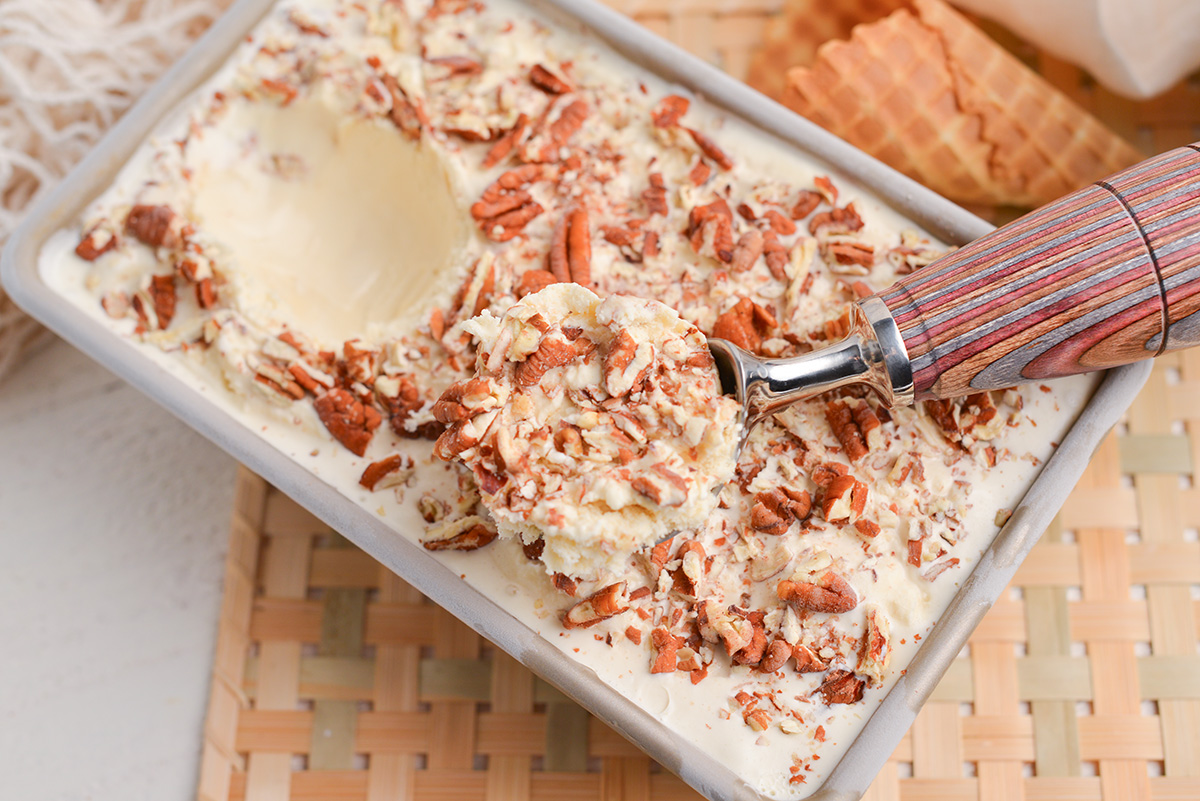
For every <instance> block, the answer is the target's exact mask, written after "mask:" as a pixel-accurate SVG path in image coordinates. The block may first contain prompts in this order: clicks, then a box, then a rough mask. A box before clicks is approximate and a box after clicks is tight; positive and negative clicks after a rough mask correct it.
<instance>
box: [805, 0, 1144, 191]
mask: <svg viewBox="0 0 1200 801" xmlns="http://www.w3.org/2000/svg"><path fill="white" fill-rule="evenodd" d="M914 7H915V13H911V12H909V11H907V10H900V11H897V12H895V13H893V14H892V15H890V16H888V17H887V18H885V19H883V20H880V21H878V22H875V23H871V24H869V25H861V26H859V27H858V28H856V29H855V30H854V33H853V35H852V36H851V38H850V40H849V41H846V42H830V43H828V44H826V45H824V46H823V47H822V48H821V49H820V51H819V52H818V56H817V61H816V62H815V63H814V64H813V65H812V66H811V67H808V68H797V69H793V70H791V71H790V72H789V73H788V83H789V85H788V87H787V89H786V91H785V94H784V102H785V103H787V104H788V105H789V106H791V107H792V108H794V109H795V110H797V111H799V112H800V113H801V114H804V115H805V116H807V117H809V118H810V119H812V120H814V121H815V122H817V123H818V124H820V125H822V126H823V127H825V128H828V129H829V130H831V131H833V132H834V133H836V134H837V135H839V136H841V137H842V138H844V139H846V140H848V141H849V142H851V143H853V144H854V145H856V146H858V147H860V148H862V149H863V150H866V151H867V152H868V153H871V154H873V155H875V156H877V157H878V158H880V159H881V160H883V161H885V162H887V163H888V164H890V165H892V166H893V167H895V168H897V169H899V170H900V171H902V172H904V173H907V174H908V175H910V176H912V177H913V178H916V179H917V180H919V181H921V182H922V183H925V184H927V185H928V186H930V187H931V188H933V189H934V190H936V191H938V192H940V193H942V194H944V195H946V196H947V197H950V198H952V199H954V200H957V201H959V202H961V203H971V204H983V205H1014V206H1038V205H1041V204H1043V203H1047V202H1049V201H1051V200H1053V199H1055V198H1057V197H1059V196H1061V195H1063V194H1066V193H1067V192H1069V191H1071V190H1073V189H1076V188H1078V187H1080V186H1083V185H1085V184H1087V183H1089V182H1091V181H1094V180H1096V179H1098V178H1101V177H1103V176H1105V175H1107V174H1109V173H1112V172H1115V171H1116V170H1119V169H1121V168H1123V167H1126V166H1128V165H1130V164H1133V163H1135V162H1137V161H1138V160H1139V159H1140V158H1141V156H1140V154H1139V153H1138V152H1137V151H1136V150H1134V149H1133V148H1132V147H1131V146H1130V145H1128V144H1127V143H1126V142H1124V141H1123V140H1122V139H1120V138H1119V137H1117V136H1116V135H1115V134H1113V133H1112V132H1111V131H1109V130H1108V129H1107V128H1105V127H1104V126H1103V125H1102V124H1101V123H1099V122H1098V121H1097V120H1096V119H1094V118H1093V117H1091V116H1090V115H1088V114H1087V112H1085V111H1084V110H1083V109H1081V108H1079V107H1078V106H1077V105H1075V104H1074V103H1073V102H1071V101H1070V100H1069V99H1068V98H1067V97H1066V96H1065V95H1063V94H1061V93H1060V92H1058V91H1057V90H1056V89H1054V88H1053V87H1052V86H1050V85H1049V84H1048V83H1046V82H1045V81H1044V80H1043V79H1042V78H1041V77H1039V76H1038V75H1037V74H1035V73H1034V72H1032V71H1031V70H1029V69H1028V68H1026V67H1025V66H1024V65H1023V64H1021V63H1020V62H1019V61H1018V60H1017V59H1016V58H1015V57H1013V56H1012V55H1010V54H1009V53H1007V52H1006V51H1004V50H1003V49H1002V48H1001V47H1000V46H999V45H997V44H996V43H995V42H993V41H992V40H991V39H989V38H988V37H987V36H986V35H985V34H984V33H983V32H982V31H980V30H979V29H978V28H976V27H975V26H974V25H972V24H971V23H970V22H968V21H967V20H966V19H964V18H963V17H962V16H961V15H959V14H958V13H957V12H955V11H953V10H952V9H950V7H949V6H947V5H946V4H945V3H942V2H941V1H940V0H915V2H914Z"/></svg>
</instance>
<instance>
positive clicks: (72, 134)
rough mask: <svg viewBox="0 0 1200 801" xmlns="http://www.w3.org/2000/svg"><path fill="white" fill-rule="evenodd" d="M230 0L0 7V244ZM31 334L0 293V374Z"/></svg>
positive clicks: (80, 0) (43, 2)
mask: <svg viewBox="0 0 1200 801" xmlns="http://www.w3.org/2000/svg"><path fill="white" fill-rule="evenodd" d="M229 1H230V0H105V2H96V0H0V246H3V244H4V243H5V242H6V241H7V239H8V237H9V236H10V235H11V234H12V232H13V230H14V229H15V228H16V227H17V225H19V224H20V222H21V219H22V217H23V215H24V213H25V211H26V210H27V209H28V208H29V206H30V205H31V204H32V203H33V202H34V201H35V200H37V199H38V198H39V197H41V196H42V195H43V194H44V193H45V192H47V191H48V190H49V189H50V188H51V187H52V186H53V185H54V184H56V183H57V182H58V180H59V179H60V178H61V177H62V176H63V175H64V174H65V173H66V172H67V171H68V170H69V169H70V168H71V167H72V166H73V165H74V164H75V163H76V162H77V161H79V159H81V158H82V157H83V156H84V155H85V154H86V153H87V152H88V150H90V149H91V147H92V146H93V145H94V144H95V143H96V141H97V140H98V139H99V138H100V136H101V135H102V134H103V133H104V131H105V130H107V129H108V127H109V126H110V125H112V124H113V122H115V121H116V119H117V118H118V117H119V116H120V115H121V113H122V112H124V111H125V109H126V108H128V107H129V105H130V104H131V103H132V102H133V101H134V100H136V99H137V97H138V96H139V95H140V94H141V92H142V90H143V89H145V88H146V86H147V85H148V84H149V83H150V82H151V81H153V80H154V79H155V78H157V77H158V76H159V74H161V73H162V71H163V68H164V67H165V66H166V65H167V64H169V63H170V62H172V61H174V60H175V59H176V58H178V57H179V56H180V55H181V54H182V53H183V51H184V50H185V49H187V46H188V45H189V44H190V43H191V41H192V40H193V39H194V38H196V36H198V35H199V34H200V33H201V32H202V31H203V30H204V29H205V28H207V27H208V25H209V23H210V22H211V21H212V20H213V18H214V17H215V16H216V15H217V14H218V13H219V12H220V11H221V9H223V8H224V7H225V6H227V5H228V4H229ZM37 332H38V328H37V326H36V325H35V324H34V323H33V321H31V320H30V319H29V318H28V317H26V316H25V315H24V314H22V313H21V312H20V311H19V310H18V309H17V308H16V306H15V305H14V304H13V303H12V300H11V299H10V298H8V297H7V296H5V294H4V291H3V289H0V376H3V375H4V374H5V373H7V372H8V371H10V370H11V369H12V368H13V367H14V366H15V364H16V361H17V358H18V355H19V354H20V353H21V351H22V350H23V349H24V348H25V347H26V346H27V345H28V343H29V342H31V341H32V340H33V339H34V338H35V337H36V336H37Z"/></svg>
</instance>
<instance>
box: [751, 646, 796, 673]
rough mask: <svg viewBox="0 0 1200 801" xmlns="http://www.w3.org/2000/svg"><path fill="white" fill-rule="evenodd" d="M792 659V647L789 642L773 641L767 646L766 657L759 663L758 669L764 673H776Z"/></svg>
mask: <svg viewBox="0 0 1200 801" xmlns="http://www.w3.org/2000/svg"><path fill="white" fill-rule="evenodd" d="M791 658H792V646H791V645H789V644H788V642H787V640H772V641H771V644H770V645H768V646H767V653H766V656H764V657H763V659H762V661H761V662H759V663H758V669H759V670H761V671H762V672H763V673H774V672H775V671H777V670H779V669H780V668H781V667H783V666H784V665H786V664H787V661H788V660H789V659H791Z"/></svg>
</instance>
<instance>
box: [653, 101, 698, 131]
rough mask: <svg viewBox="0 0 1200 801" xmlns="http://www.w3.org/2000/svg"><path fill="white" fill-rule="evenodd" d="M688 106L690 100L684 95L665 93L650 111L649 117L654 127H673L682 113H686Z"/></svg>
mask: <svg viewBox="0 0 1200 801" xmlns="http://www.w3.org/2000/svg"><path fill="white" fill-rule="evenodd" d="M690 106H691V101H690V100H688V99H687V98H686V97H680V96H679V95H667V96H666V97H664V98H663V99H662V100H660V101H659V102H658V105H657V106H655V108H654V110H653V111H651V112H650V119H651V120H652V121H653V123H654V127H655V128H673V127H675V126H676V125H678V124H679V120H680V119H682V118H683V115H684V114H687V111H688V108H689V107H690Z"/></svg>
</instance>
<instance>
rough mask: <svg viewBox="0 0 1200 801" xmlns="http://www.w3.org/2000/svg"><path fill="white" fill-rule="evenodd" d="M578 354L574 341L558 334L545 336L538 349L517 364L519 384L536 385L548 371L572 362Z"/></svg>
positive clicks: (516, 375) (524, 385) (515, 375)
mask: <svg viewBox="0 0 1200 801" xmlns="http://www.w3.org/2000/svg"><path fill="white" fill-rule="evenodd" d="M578 356H579V351H578V350H577V349H576V346H575V344H574V343H572V342H570V341H568V340H566V339H562V338H560V337H557V336H547V337H544V338H543V339H542V341H541V344H539V345H538V349H537V350H535V351H534V352H533V353H531V354H529V355H528V356H527V357H526V358H525V361H523V362H521V363H520V364H518V365H517V367H516V371H515V373H514V378H515V379H516V382H517V385H518V386H521V387H532V386H535V385H536V384H538V383H539V382H540V381H541V380H542V377H543V376H544V375H546V373H547V372H549V371H550V370H553V369H554V368H555V367H562V366H563V365H565V364H570V363H571V362H573V361H574V360H575V359H576V358H577V357H578Z"/></svg>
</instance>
